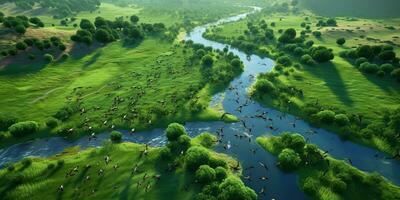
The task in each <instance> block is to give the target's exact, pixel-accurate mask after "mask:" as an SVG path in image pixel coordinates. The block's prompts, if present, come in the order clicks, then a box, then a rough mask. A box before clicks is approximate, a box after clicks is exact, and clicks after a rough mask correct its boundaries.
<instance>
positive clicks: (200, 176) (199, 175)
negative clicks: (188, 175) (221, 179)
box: [195, 165, 216, 185]
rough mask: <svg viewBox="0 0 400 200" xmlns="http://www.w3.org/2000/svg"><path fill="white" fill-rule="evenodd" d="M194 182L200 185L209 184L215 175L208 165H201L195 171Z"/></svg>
mask: <svg viewBox="0 0 400 200" xmlns="http://www.w3.org/2000/svg"><path fill="white" fill-rule="evenodd" d="M195 176H196V180H197V181H198V182H199V183H202V184H204V185H205V184H209V183H211V182H212V181H214V180H215V177H216V174H215V170H214V169H213V168H211V167H210V166H208V165H201V166H200V167H199V168H198V169H197V170H196V174H195Z"/></svg>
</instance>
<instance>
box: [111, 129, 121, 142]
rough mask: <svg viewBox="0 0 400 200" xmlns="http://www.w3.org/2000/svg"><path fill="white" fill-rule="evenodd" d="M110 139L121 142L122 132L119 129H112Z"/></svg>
mask: <svg viewBox="0 0 400 200" xmlns="http://www.w3.org/2000/svg"><path fill="white" fill-rule="evenodd" d="M110 139H111V141H112V142H116V143H118V142H121V140H122V133H121V132H119V131H112V132H111V134H110Z"/></svg>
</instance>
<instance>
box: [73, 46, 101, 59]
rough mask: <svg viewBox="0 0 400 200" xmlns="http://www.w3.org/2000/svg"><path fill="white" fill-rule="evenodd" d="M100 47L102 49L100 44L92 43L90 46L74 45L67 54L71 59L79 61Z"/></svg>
mask: <svg viewBox="0 0 400 200" xmlns="http://www.w3.org/2000/svg"><path fill="white" fill-rule="evenodd" d="M101 47H104V45H102V44H100V43H93V44H91V45H86V44H83V43H74V45H73V46H72V48H71V50H70V52H69V54H70V55H71V58H73V59H76V60H79V59H81V58H83V57H85V56H86V55H88V54H90V53H92V52H93V51H95V50H96V49H98V48H101Z"/></svg>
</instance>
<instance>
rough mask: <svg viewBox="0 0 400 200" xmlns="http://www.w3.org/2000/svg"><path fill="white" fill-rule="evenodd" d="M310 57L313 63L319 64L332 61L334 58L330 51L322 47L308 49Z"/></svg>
mask: <svg viewBox="0 0 400 200" xmlns="http://www.w3.org/2000/svg"><path fill="white" fill-rule="evenodd" d="M310 55H311V57H312V58H313V59H314V60H315V61H317V62H320V63H323V62H328V61H330V60H333V58H334V57H335V56H334V55H333V53H332V50H331V49H328V48H326V47H323V46H319V47H312V48H311V49H310Z"/></svg>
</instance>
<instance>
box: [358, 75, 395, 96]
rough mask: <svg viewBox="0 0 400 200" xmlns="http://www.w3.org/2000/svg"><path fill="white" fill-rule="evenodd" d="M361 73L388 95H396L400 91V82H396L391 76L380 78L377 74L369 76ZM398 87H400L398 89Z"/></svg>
mask: <svg viewBox="0 0 400 200" xmlns="http://www.w3.org/2000/svg"><path fill="white" fill-rule="evenodd" d="M360 73H362V74H363V76H364V77H365V78H366V79H367V80H368V81H369V82H371V83H373V84H375V85H376V86H378V87H379V88H380V89H382V90H384V91H385V92H388V93H391V94H392V93H396V92H398V91H399V89H400V84H399V82H396V80H394V79H393V78H392V77H390V75H386V76H384V77H378V76H377V75H376V74H367V73H364V72H361V71H360ZM396 86H398V87H396Z"/></svg>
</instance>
